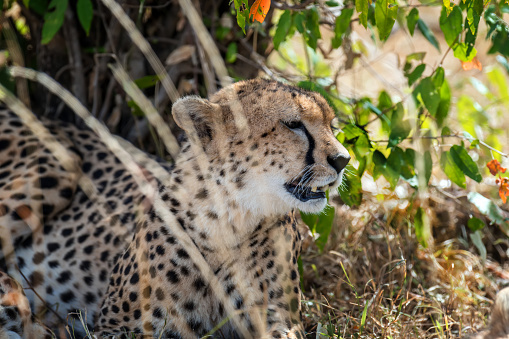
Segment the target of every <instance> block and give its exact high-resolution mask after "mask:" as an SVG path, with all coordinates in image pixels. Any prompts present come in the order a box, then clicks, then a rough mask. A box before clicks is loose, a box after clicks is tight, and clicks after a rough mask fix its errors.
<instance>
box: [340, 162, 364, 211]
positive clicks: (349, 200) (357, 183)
mask: <svg viewBox="0 0 509 339" xmlns="http://www.w3.org/2000/svg"><path fill="white" fill-rule="evenodd" d="M338 192H339V196H340V197H341V200H343V202H344V203H345V204H347V205H348V206H359V205H360V204H361V202H362V184H361V177H360V176H359V175H358V174H357V170H356V169H355V167H353V166H352V165H347V166H346V171H345V175H344V178H343V183H342V185H340V186H339V189H338Z"/></svg>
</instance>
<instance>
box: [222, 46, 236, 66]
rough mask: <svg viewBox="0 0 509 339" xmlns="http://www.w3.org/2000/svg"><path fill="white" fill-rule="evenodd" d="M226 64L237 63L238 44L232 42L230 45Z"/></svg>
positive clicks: (227, 50)
mask: <svg viewBox="0 0 509 339" xmlns="http://www.w3.org/2000/svg"><path fill="white" fill-rule="evenodd" d="M225 60H226V62H228V63H230V64H233V63H234V62H235V61H237V43H235V42H230V43H229V44H228V48H227V49H226V58H225Z"/></svg>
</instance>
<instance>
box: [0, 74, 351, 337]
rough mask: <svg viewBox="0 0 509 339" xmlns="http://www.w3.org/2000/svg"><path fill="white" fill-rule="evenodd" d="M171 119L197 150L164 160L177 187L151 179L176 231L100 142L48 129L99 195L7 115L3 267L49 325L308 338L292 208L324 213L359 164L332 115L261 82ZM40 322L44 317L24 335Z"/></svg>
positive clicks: (294, 91)
mask: <svg viewBox="0 0 509 339" xmlns="http://www.w3.org/2000/svg"><path fill="white" fill-rule="evenodd" d="M173 116H174V119H175V121H176V122H177V124H179V126H180V127H182V128H183V129H184V131H185V132H186V134H187V136H188V141H187V142H185V143H184V144H183V145H182V149H181V153H180V155H179V157H178V159H177V161H176V164H175V167H174V168H173V169H170V168H168V167H167V166H166V165H164V164H162V163H161V165H162V166H166V171H167V172H168V174H169V179H168V180H165V181H161V182H160V181H158V180H156V179H154V178H153V176H152V175H151V174H150V173H149V171H148V170H143V173H144V175H145V178H144V179H146V180H148V181H149V182H150V183H151V185H152V186H153V187H154V189H155V192H157V194H158V196H159V197H160V198H161V199H162V201H163V202H164V204H165V211H169V213H170V215H171V218H170V219H171V220H174V222H172V223H170V224H168V223H166V222H164V221H163V219H164V218H163V216H162V215H161V211H158V210H157V209H156V208H155V207H154V206H153V205H152V202H153V197H146V196H144V195H143V194H141V193H140V190H139V189H138V186H137V181H136V180H135V179H137V178H133V176H132V175H131V174H130V173H129V172H128V171H127V170H126V168H125V167H124V166H123V164H122V163H121V162H120V161H119V160H118V159H117V158H116V157H115V155H114V154H112V153H111V152H110V150H109V149H108V148H107V147H106V146H105V145H104V144H103V143H102V142H101V141H100V139H99V138H98V137H97V136H96V135H95V134H93V133H92V132H90V131H86V130H79V129H77V128H76V127H74V126H70V125H66V124H62V123H56V122H48V121H44V124H45V125H46V126H47V127H48V128H49V130H50V131H51V132H52V134H53V135H54V136H55V137H56V138H57V139H58V140H59V141H60V142H61V143H63V144H64V145H65V146H66V148H68V149H69V150H70V154H71V156H72V157H73V159H74V161H75V162H76V164H78V165H79V166H78V167H79V168H81V172H82V174H83V175H86V176H88V177H89V178H90V179H91V180H92V182H93V183H94V184H95V186H96V187H97V191H98V195H97V197H94V198H93V199H91V198H90V197H88V196H87V195H86V194H85V193H84V191H83V189H82V188H81V187H80V186H79V185H78V180H79V178H80V175H82V174H81V172H80V171H77V173H69V172H67V171H65V170H64V169H63V168H62V167H61V166H60V165H59V163H58V162H57V161H56V159H55V158H54V157H53V156H52V155H51V153H50V152H49V151H48V150H47V149H46V148H45V147H44V144H43V143H42V142H40V141H39V140H37V139H36V138H34V137H33V135H32V133H31V132H30V131H29V130H28V129H27V128H26V127H25V126H23V125H22V124H21V123H20V121H19V120H18V119H17V118H16V117H15V116H14V115H13V114H12V113H9V112H6V111H4V112H1V113H0V230H1V231H2V233H1V238H2V239H1V240H2V255H0V257H2V258H3V269H4V270H7V272H9V273H10V274H11V275H13V276H15V277H16V279H17V280H18V281H19V282H20V283H21V284H22V285H23V286H25V287H30V288H26V289H25V293H26V297H27V299H28V300H29V301H30V306H31V310H32V312H33V313H34V314H42V315H43V316H42V318H41V320H42V321H43V322H44V324H46V325H48V326H49V327H50V328H55V327H56V326H57V324H58V323H59V322H61V321H62V319H66V317H67V315H68V314H69V313H71V314H74V315H76V314H77V313H78V312H77V311H79V310H81V314H82V315H84V314H85V312H86V322H87V323H88V327H89V329H94V331H95V334H96V336H97V337H103V336H105V337H108V336H118V337H129V338H131V337H132V335H137V336H154V337H163V338H197V337H201V336H203V335H205V334H207V333H213V335H214V337H217V338H223V337H225V338H240V337H244V336H245V335H246V332H242V331H241V328H239V327H238V326H241V327H242V328H245V329H247V333H248V334H250V335H251V336H252V337H254V338H259V337H270V338H304V332H303V328H302V326H301V324H300V309H301V306H300V289H299V273H298V268H297V258H298V257H299V254H300V246H301V245H300V244H301V236H300V234H299V232H298V230H297V227H296V218H295V215H294V212H293V211H294V210H295V209H297V208H298V209H300V210H303V211H306V212H318V211H320V210H322V209H323V208H324V207H325V206H326V199H325V194H324V193H323V192H322V191H321V189H322V188H323V189H326V188H328V187H330V188H331V192H333V191H335V188H337V187H338V185H339V184H340V182H341V178H342V173H343V168H344V167H345V166H346V163H347V162H348V159H349V157H348V154H347V152H346V150H345V149H344V148H343V146H341V144H340V143H339V142H338V141H337V140H336V138H335V137H334V135H333V131H332V129H331V121H332V120H333V118H334V112H333V111H332V110H331V108H330V107H329V106H328V105H327V102H326V101H325V100H324V99H323V98H322V97H321V96H320V95H318V94H316V93H312V92H308V91H305V90H302V89H298V88H295V87H291V86H287V85H284V84H281V83H278V82H272V81H266V80H253V81H246V82H240V83H237V84H235V85H233V86H230V87H227V88H225V89H223V90H221V91H219V92H218V93H217V94H215V95H213V96H212V97H211V98H210V100H205V99H201V98H198V97H187V98H183V99H180V100H179V101H178V102H176V103H175V104H174V106H173ZM27 147H29V148H28V150H26V149H27ZM24 150H25V151H24ZM140 166H141V167H143V165H140ZM317 187H318V190H317ZM322 196H323V197H322ZM165 220H167V219H165ZM177 229H178V230H180V231H184V232H185V234H187V235H188V236H189V237H190V238H191V239H192V242H193V243H194V246H195V247H194V248H196V249H197V250H198V252H199V253H200V255H201V260H205V262H206V263H207V265H208V266H209V267H210V269H211V270H212V272H213V273H214V275H215V277H216V278H217V279H218V281H219V283H220V287H221V289H222V290H223V291H224V295H225V296H226V300H224V299H221V298H219V297H218V296H217V295H216V294H215V293H214V292H213V289H212V286H210V284H209V281H208V280H207V279H205V277H204V275H203V272H201V271H200V270H199V269H198V267H197V264H196V260H197V258H194V257H193V255H192V254H191V253H194V252H193V250H192V249H190V248H189V247H186V246H185V245H184V243H185V241H183V240H182V239H181V238H179V236H178V233H179V232H177ZM12 244H13V245H12ZM11 245H12V246H11ZM9 248H11V249H12V250H13V251H14V252H13V255H10V254H9V253H10V252H9V251H8V250H9ZM18 268H19V270H20V271H21V273H20V272H18V271H17V269H18ZM23 277H26V280H24V278H23ZM0 278H1V276H0ZM34 291H35V292H37V294H36V293H35V292H34ZM20 296H22V297H23V298H24V296H23V295H22V294H20ZM23 298H21V299H23ZM41 298H42V299H43V300H44V302H42V301H41ZM23 300H26V299H23ZM225 302H226V303H228V304H227V305H225ZM2 306H4V304H3V302H2ZM47 307H50V308H52V309H53V311H54V312H47V311H46V308H47ZM231 308H233V309H234V310H235V312H236V314H237V318H236V319H237V322H236V321H233V320H231V316H232V315H231V314H228V313H227V312H226V310H227V309H231ZM1 310H2V309H0V320H1V319H2V318H1V316H2V311H1ZM45 311H46V312H45ZM18 313H19V314H20V315H21V314H22V312H21V311H19V312H18ZM23 315H26V314H25V313H23ZM228 316H230V320H228V318H227V317H228ZM18 323H20V322H19V321H18ZM32 324H37V325H39V324H40V323H39V322H38V321H34V322H33V323H30V324H28V323H26V324H25V325H24V326H25V327H26V328H32V327H33V325H32ZM74 324H75V326H77V325H76V322H75V323H74ZM239 324H240V325H239ZM21 327H23V326H21ZM20 333H22V332H20Z"/></svg>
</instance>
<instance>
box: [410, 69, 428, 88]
mask: <svg viewBox="0 0 509 339" xmlns="http://www.w3.org/2000/svg"><path fill="white" fill-rule="evenodd" d="M425 69H426V65H425V64H420V65H417V67H415V69H414V70H413V71H412V72H411V73H410V74H408V75H407V78H408V86H412V84H413V83H414V82H416V81H417V79H419V78H420V77H421V75H422V73H424V70H425Z"/></svg>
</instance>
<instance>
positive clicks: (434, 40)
mask: <svg viewBox="0 0 509 339" xmlns="http://www.w3.org/2000/svg"><path fill="white" fill-rule="evenodd" d="M417 28H418V29H419V31H421V33H422V35H424V37H425V38H426V40H428V41H429V42H430V43H431V44H432V45H433V46H434V47H435V48H436V49H438V51H439V52H440V44H439V43H438V41H437V38H435V35H434V34H433V32H432V31H431V30H430V29H429V27H428V25H426V23H425V22H424V21H423V20H422V19H418V20H417Z"/></svg>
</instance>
